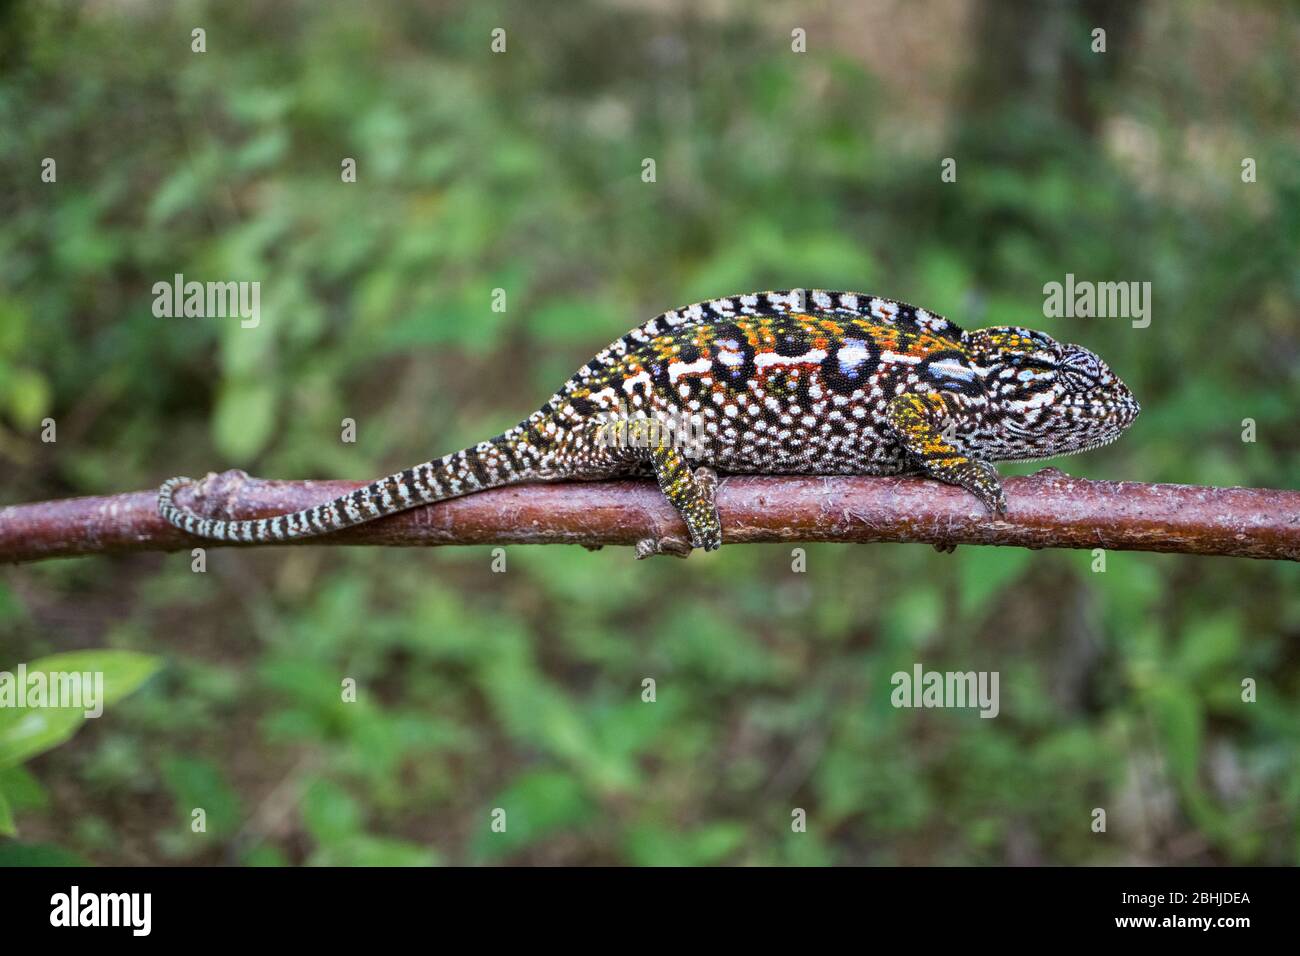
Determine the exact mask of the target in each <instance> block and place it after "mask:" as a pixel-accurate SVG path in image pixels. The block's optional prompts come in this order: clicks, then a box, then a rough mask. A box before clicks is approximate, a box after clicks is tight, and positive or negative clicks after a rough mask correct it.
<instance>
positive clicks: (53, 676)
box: [0, 664, 104, 717]
mask: <svg viewBox="0 0 1300 956" xmlns="http://www.w3.org/2000/svg"><path fill="white" fill-rule="evenodd" d="M0 707H69V708H74V709H76V710H81V711H83V712H84V713H85V716H87V717H98V716H100V715H101V714H103V713H104V672H103V671H31V672H30V673H29V672H28V670H27V665H26V664H19V665H18V672H17V673H16V674H15V673H11V672H10V671H0Z"/></svg>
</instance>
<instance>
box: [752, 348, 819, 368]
mask: <svg viewBox="0 0 1300 956" xmlns="http://www.w3.org/2000/svg"><path fill="white" fill-rule="evenodd" d="M824 358H826V350H825V349H811V350H809V351H807V352H805V353H804V354H803V355H793V356H792V355H778V354H777V353H775V352H763V353H761V354H759V355H755V356H754V366H755V367H756V368H767V367H769V366H772V365H802V364H816V363H818V362H820V361H821V360H822V359H824Z"/></svg>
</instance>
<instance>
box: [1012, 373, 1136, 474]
mask: <svg viewBox="0 0 1300 956" xmlns="http://www.w3.org/2000/svg"><path fill="white" fill-rule="evenodd" d="M1111 391H1112V392H1113V387H1112V389H1111ZM1141 412H1142V406H1141V405H1139V404H1138V402H1137V399H1135V398H1134V397H1133V396H1132V394H1131V393H1129V394H1126V395H1125V396H1123V397H1122V398H1120V399H1119V400H1117V401H1116V400H1113V399H1112V400H1109V401H1107V402H1106V403H1105V404H1104V406H1103V408H1102V409H1101V410H1100V414H1098V413H1097V412H1095V411H1094V412H1093V413H1092V414H1094V415H1096V416H1097V418H1096V421H1097V426H1096V427H1095V429H1094V430H1089V431H1086V432H1083V433H1082V434H1080V435H1079V436H1078V437H1077V438H1075V439H1073V440H1070V441H1065V442H1062V443H1061V444H1060V445H1057V446H1055V447H1053V448H1052V450H1051V451H1048V452H1038V451H1028V452H1027V453H1026V454H1024V455H1017V456H1015V457H1014V458H1004V459H1001V460H1003V461H1048V460H1050V459H1052V458H1062V457H1064V456H1066V455H1081V454H1083V453H1084V452H1088V451H1093V450H1095V449H1098V448H1103V447H1105V446H1106V445H1109V444H1111V443H1112V442H1114V441H1115V440H1116V439H1117V438H1119V436H1120V435H1122V434H1124V432H1125V431H1127V430H1128V428H1129V426H1130V425H1132V424H1133V422H1134V421H1135V420H1136V419H1137V417H1138V415H1139V414H1141Z"/></svg>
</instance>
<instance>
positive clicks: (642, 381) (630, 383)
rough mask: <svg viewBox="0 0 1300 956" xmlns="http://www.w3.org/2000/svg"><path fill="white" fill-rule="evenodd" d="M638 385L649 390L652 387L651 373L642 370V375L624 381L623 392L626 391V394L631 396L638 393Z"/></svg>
mask: <svg viewBox="0 0 1300 956" xmlns="http://www.w3.org/2000/svg"><path fill="white" fill-rule="evenodd" d="M638 385H644V386H645V387H646V388H649V387H650V373H649V372H647V371H645V370H642V371H641V372H640V374H637V375H633V376H632V377H631V378H627V379H624V380H623V391H625V392H627V393H628V394H629V395H631V394H632V393H633V392H634V391H636V387H637V386H638Z"/></svg>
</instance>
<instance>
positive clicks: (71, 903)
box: [50, 886, 153, 936]
mask: <svg viewBox="0 0 1300 956" xmlns="http://www.w3.org/2000/svg"><path fill="white" fill-rule="evenodd" d="M152 924H153V894H152V893H82V892H81V887H79V886H73V887H72V890H71V891H70V892H68V893H55V894H54V895H53V896H51V897H50V925H51V926H129V927H130V928H131V935H133V936H148V935H149V931H150V929H151V928H152Z"/></svg>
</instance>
